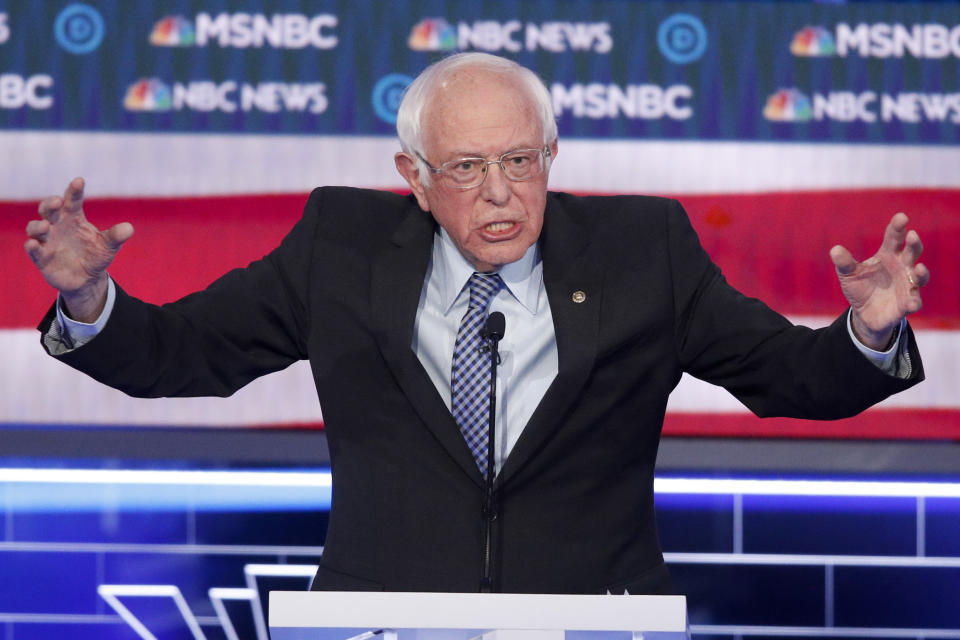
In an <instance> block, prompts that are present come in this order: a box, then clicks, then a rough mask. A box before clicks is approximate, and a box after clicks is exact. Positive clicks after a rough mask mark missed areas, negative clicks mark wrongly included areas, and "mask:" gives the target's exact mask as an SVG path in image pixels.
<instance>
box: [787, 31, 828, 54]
mask: <svg viewBox="0 0 960 640" xmlns="http://www.w3.org/2000/svg"><path fill="white" fill-rule="evenodd" d="M836 52H837V44H836V42H835V41H834V39H833V34H831V33H830V32H829V31H827V30H826V29H824V28H823V27H804V28H803V29H800V31H797V32H796V33H795V34H793V40H792V41H791V42H790V53H792V54H793V55H795V56H804V57H808V58H815V57H826V56H832V55H834V54H835V53H836Z"/></svg>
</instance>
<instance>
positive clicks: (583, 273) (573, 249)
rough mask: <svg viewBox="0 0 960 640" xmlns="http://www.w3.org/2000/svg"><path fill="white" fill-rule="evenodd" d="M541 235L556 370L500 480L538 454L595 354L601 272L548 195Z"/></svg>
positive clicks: (582, 232) (578, 230)
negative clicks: (553, 336) (555, 346)
mask: <svg viewBox="0 0 960 640" xmlns="http://www.w3.org/2000/svg"><path fill="white" fill-rule="evenodd" d="M547 203H548V204H547V211H546V215H545V218H544V230H543V234H542V236H541V252H542V255H543V278H544V286H545V287H546V290H547V297H548V299H549V301H550V311H551V313H552V315H553V326H554V330H555V332H556V336H557V352H558V371H557V377H556V378H554V380H553V382H552V383H551V385H550V387H549V388H548V389H547V392H546V394H544V397H543V400H542V401H541V402H540V404H539V405H538V406H537V409H536V410H535V411H534V413H533V416H531V418H530V421H529V422H528V423H527V425H526V426H525V427H524V429H523V432H522V433H521V434H520V438H519V439H518V440H517V443H516V445H514V448H513V449H512V450H511V452H510V455H509V456H508V457H507V460H506V462H505V463H504V466H503V468H502V469H501V471H500V474H499V475H498V478H497V482H498V483H499V484H503V483H505V482H507V481H508V480H509V479H510V478H511V477H513V476H515V475H516V474H517V472H518V471H519V470H520V469H521V468H522V467H523V466H524V465H525V464H526V463H527V462H529V460H530V459H531V458H532V457H533V456H534V455H536V453H537V452H538V451H539V450H540V449H541V448H542V447H543V446H544V444H545V442H546V441H547V439H549V438H550V437H551V436H552V435H553V434H554V432H555V431H556V429H557V428H558V427H559V425H560V424H562V422H563V419H564V417H565V416H566V414H567V413H568V412H569V411H570V409H571V406H572V405H573V404H574V402H576V401H577V400H578V398H579V395H580V392H581V390H582V388H583V385H584V383H585V382H586V379H587V377H588V376H589V374H590V371H591V370H592V368H593V362H594V360H595V358H596V352H597V339H598V332H599V325H600V302H601V299H602V293H603V289H602V272H601V270H600V267H599V266H598V265H597V262H596V257H595V256H592V257H593V259H592V260H591V256H589V255H587V251H586V249H587V245H588V240H587V238H588V237H589V234H588V233H587V230H586V229H584V228H583V227H582V226H581V225H579V224H577V223H575V222H574V221H573V219H572V218H571V217H570V215H569V214H568V212H567V211H566V210H564V208H563V207H562V206H561V205H560V204H559V202H558V201H557V199H556V198H555V197H554V196H552V195H550V196H549V197H548V200H547Z"/></svg>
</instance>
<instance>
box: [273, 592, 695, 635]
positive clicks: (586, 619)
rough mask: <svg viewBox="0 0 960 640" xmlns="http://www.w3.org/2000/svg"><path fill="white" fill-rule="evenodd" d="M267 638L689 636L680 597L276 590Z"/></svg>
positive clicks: (683, 600)
mask: <svg viewBox="0 0 960 640" xmlns="http://www.w3.org/2000/svg"><path fill="white" fill-rule="evenodd" d="M269 612H270V613H269V625H270V637H271V639H272V640H347V639H351V640H471V639H473V638H478V637H481V636H482V637H483V640H521V639H523V640H594V639H596V640H668V639H669V640H678V639H680V638H683V639H688V638H689V637H690V635H689V628H688V624H687V600H686V598H685V597H684V596H631V595H622V596H616V595H541V594H512V593H389V592H386V593H384V592H372V593H371V592H342V591H306V592H300V591H296V592H291V591H274V592H272V593H271V594H270V609H269Z"/></svg>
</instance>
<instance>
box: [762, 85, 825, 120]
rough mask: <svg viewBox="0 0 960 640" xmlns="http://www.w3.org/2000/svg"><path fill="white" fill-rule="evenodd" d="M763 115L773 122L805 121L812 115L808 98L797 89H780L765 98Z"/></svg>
mask: <svg viewBox="0 0 960 640" xmlns="http://www.w3.org/2000/svg"><path fill="white" fill-rule="evenodd" d="M763 117H764V118H766V119H767V120H771V121H773V122H806V121H808V120H810V119H811V118H812V117H813V110H812V109H811V107H810V98H808V97H807V96H805V95H804V94H803V93H801V92H800V91H799V90H797V89H780V90H778V91H777V92H776V93H774V94H773V95H772V96H770V97H769V98H767V104H766V106H764V108H763Z"/></svg>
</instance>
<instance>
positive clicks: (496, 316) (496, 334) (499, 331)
mask: <svg viewBox="0 0 960 640" xmlns="http://www.w3.org/2000/svg"><path fill="white" fill-rule="evenodd" d="M506 328H507V320H506V318H504V317H503V314H502V313H500V312H499V311H494V312H493V313H491V314H490V316H489V317H488V318H487V324H486V325H485V326H484V327H483V331H482V335H483V337H484V338H485V339H487V340H493V341H494V342H499V341H500V340H503V333H504V331H506Z"/></svg>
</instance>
